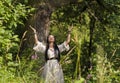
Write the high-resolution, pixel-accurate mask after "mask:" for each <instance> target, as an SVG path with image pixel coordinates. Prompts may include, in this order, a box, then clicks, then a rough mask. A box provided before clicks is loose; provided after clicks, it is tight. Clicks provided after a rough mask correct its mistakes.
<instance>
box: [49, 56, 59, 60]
mask: <svg viewBox="0 0 120 83" xmlns="http://www.w3.org/2000/svg"><path fill="white" fill-rule="evenodd" d="M53 59H57V58H56V57H52V58H49V59H48V60H53Z"/></svg>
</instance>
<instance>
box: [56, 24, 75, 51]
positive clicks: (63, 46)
mask: <svg viewBox="0 0 120 83" xmlns="http://www.w3.org/2000/svg"><path fill="white" fill-rule="evenodd" d="M72 28H73V26H72V27H70V28H69V29H68V36H67V39H66V41H65V42H64V43H62V44H60V45H58V48H59V50H60V52H63V51H65V50H66V51H68V50H69V43H70V37H71V35H70V33H71V30H72Z"/></svg>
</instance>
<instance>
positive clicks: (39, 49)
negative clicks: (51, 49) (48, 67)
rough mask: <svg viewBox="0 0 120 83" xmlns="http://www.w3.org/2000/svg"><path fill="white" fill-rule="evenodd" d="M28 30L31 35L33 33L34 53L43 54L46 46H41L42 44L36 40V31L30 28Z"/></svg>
mask: <svg viewBox="0 0 120 83" xmlns="http://www.w3.org/2000/svg"><path fill="white" fill-rule="evenodd" d="M30 28H31V29H32V30H33V33H34V41H35V46H34V47H33V49H34V50H35V51H36V52H41V53H44V52H45V49H46V46H45V45H43V43H42V42H40V41H39V40H38V37H37V33H36V30H35V29H34V28H33V27H32V26H30Z"/></svg>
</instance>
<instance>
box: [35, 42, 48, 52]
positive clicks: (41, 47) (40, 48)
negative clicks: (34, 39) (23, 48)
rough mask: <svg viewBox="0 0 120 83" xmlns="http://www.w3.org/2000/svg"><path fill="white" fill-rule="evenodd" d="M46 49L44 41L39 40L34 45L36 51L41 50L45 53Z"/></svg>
mask: <svg viewBox="0 0 120 83" xmlns="http://www.w3.org/2000/svg"><path fill="white" fill-rule="evenodd" d="M45 49H46V46H45V45H43V43H42V42H38V43H37V44H36V45H35V46H34V47H33V50H35V51H36V52H41V53H44V52H45Z"/></svg>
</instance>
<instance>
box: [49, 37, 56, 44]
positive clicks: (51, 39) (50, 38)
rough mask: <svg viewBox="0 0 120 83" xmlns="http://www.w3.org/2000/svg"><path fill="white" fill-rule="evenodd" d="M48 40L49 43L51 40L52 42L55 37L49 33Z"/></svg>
mask: <svg viewBox="0 0 120 83" xmlns="http://www.w3.org/2000/svg"><path fill="white" fill-rule="evenodd" d="M48 41H49V42H50V43H51V42H54V41H55V38H54V36H53V35H49V37H48Z"/></svg>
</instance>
